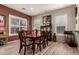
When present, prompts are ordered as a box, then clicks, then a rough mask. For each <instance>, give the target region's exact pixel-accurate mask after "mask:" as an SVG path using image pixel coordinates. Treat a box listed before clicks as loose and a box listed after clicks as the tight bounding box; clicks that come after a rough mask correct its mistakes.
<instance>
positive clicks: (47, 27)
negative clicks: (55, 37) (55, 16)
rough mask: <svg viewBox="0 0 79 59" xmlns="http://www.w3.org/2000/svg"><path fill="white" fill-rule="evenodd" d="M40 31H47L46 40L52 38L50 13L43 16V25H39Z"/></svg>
mask: <svg viewBox="0 0 79 59" xmlns="http://www.w3.org/2000/svg"><path fill="white" fill-rule="evenodd" d="M40 31H46V32H48V40H49V41H51V40H52V24H51V15H48V16H44V17H43V25H42V26H40Z"/></svg>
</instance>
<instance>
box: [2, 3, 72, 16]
mask: <svg viewBox="0 0 79 59" xmlns="http://www.w3.org/2000/svg"><path fill="white" fill-rule="evenodd" d="M3 5H4V6H7V7H9V8H12V9H15V10H17V11H19V12H22V13H24V14H27V15H30V16H35V15H39V14H42V13H45V12H50V11H52V10H56V9H60V8H64V7H68V6H71V5H72V4H3Z"/></svg>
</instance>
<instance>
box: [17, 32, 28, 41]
mask: <svg viewBox="0 0 79 59" xmlns="http://www.w3.org/2000/svg"><path fill="white" fill-rule="evenodd" d="M26 35H27V31H18V36H19V39H20V42H26V41H25V36H26Z"/></svg>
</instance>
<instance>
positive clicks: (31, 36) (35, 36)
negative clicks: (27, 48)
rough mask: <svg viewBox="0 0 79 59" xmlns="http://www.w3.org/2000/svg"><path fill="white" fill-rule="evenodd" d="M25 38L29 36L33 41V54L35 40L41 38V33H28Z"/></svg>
mask: <svg viewBox="0 0 79 59" xmlns="http://www.w3.org/2000/svg"><path fill="white" fill-rule="evenodd" d="M26 38H29V39H30V40H31V41H33V45H32V49H33V54H35V41H36V40H38V39H39V38H41V35H34V34H30V35H27V36H26ZM39 41H40V39H39Z"/></svg>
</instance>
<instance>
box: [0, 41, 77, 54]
mask: <svg viewBox="0 0 79 59" xmlns="http://www.w3.org/2000/svg"><path fill="white" fill-rule="evenodd" d="M18 50H19V41H18V40H17V41H13V42H9V43H8V44H6V45H4V46H0V55H23V51H22V52H21V53H20V54H19V53H18ZM78 54H79V50H78V49H76V48H71V47H69V46H68V45H67V44H63V43H59V42H49V45H48V46H47V47H46V48H45V49H43V50H42V51H41V52H39V51H38V49H37V50H36V54H35V55H78ZM26 55H32V50H31V49H30V48H29V49H27V51H26Z"/></svg>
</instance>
